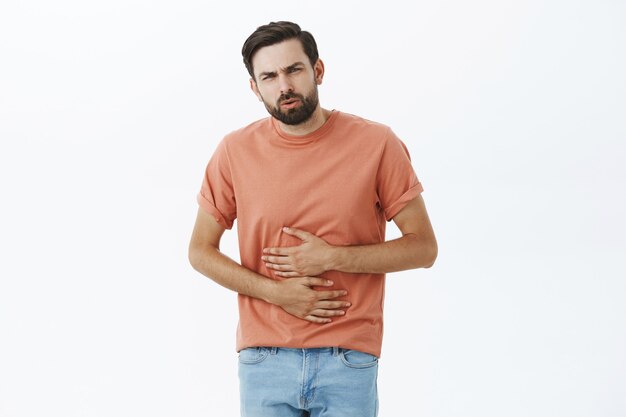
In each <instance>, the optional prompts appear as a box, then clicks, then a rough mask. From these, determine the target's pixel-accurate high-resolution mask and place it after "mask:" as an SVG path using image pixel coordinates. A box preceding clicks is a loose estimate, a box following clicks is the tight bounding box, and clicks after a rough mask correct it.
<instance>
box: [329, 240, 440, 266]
mask: <svg viewBox="0 0 626 417" xmlns="http://www.w3.org/2000/svg"><path fill="white" fill-rule="evenodd" d="M436 257H437V244H436V242H434V241H433V240H430V239H419V238H418V237H417V236H416V235H415V234H413V233H407V234H405V235H404V236H402V237H401V238H398V239H394V240H389V241H386V242H381V243H376V244H371V245H359V246H333V247H332V252H331V256H330V259H331V261H330V265H329V267H328V269H329V270H336V271H342V272H351V273H387V272H396V271H404V270H407V269H415V268H429V267H431V266H432V265H433V263H434V262H435V259H436Z"/></svg>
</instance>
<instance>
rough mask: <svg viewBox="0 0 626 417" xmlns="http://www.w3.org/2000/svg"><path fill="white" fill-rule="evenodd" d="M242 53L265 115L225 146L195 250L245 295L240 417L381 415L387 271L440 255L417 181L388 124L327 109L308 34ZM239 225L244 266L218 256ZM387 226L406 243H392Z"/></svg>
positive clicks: (203, 201) (284, 36) (202, 267)
mask: <svg viewBox="0 0 626 417" xmlns="http://www.w3.org/2000/svg"><path fill="white" fill-rule="evenodd" d="M242 54H243V57H244V63H245V65H246V68H247V69H248V72H249V74H250V77H251V79H250V87H251V88H252V91H253V92H254V94H255V95H256V96H257V98H258V99H259V100H260V101H262V102H263V104H264V105H265V107H266V109H267V111H268V112H269V113H270V115H271V117H268V118H265V119H262V120H259V121H257V122H254V123H252V124H250V125H248V126H246V127H244V128H242V129H239V130H237V131H234V132H232V133H230V134H229V135H227V136H226V137H225V138H224V139H223V140H222V141H221V142H220V144H219V145H218V147H217V149H216V150H215V153H214V155H213V156H212V158H211V160H210V161H209V164H208V166H207V168H206V172H205V176H204V179H203V182H202V186H201V190H200V193H199V195H198V202H199V205H200V208H199V209H198V215H197V219H196V224H195V227H194V231H193V235H192V238H191V243H190V247H189V259H190V262H191V264H192V265H193V267H194V268H195V269H196V270H198V271H199V272H201V273H202V274H204V275H206V276H208V277H210V278H212V279H213V280H214V281H216V282H217V283H218V284H220V285H222V286H224V287H226V288H229V289H231V290H233V291H236V292H238V293H239V296H238V303H239V326H238V331H237V351H238V352H239V379H240V392H241V414H242V416H248V417H251V416H252V417H257V416H258V417H261V416H262V417H272V416H276V417H290V416H305V415H306V416H308V415H310V416H320V417H321V416H330V417H344V416H346V417H348V416H349V417H354V416H359V417H369V416H375V415H377V411H378V399H377V391H376V377H377V370H378V357H379V356H380V350H381V344H382V330H383V315H382V313H383V295H384V284H385V282H384V280H385V273H387V272H393V271H401V270H407V269H412V268H420V267H423V268H428V267H430V266H431V265H432V264H433V263H434V261H435V258H436V256H437V244H436V240H435V236H434V233H433V230H432V227H431V224H430V221H429V218H428V214H427V212H426V209H425V206H424V202H423V200H422V197H421V195H420V193H421V191H422V186H421V184H420V182H419V181H418V179H417V176H416V175H415V173H414V171H413V168H412V167H411V162H410V159H409V154H408V151H407V150H406V147H405V146H404V144H403V143H402V142H401V141H400V139H398V138H397V137H396V136H395V134H394V133H393V132H392V131H391V129H389V128H388V127H386V126H384V125H381V124H379V123H375V122H371V121H368V120H364V119H362V118H359V117H356V116H353V115H350V114H347V113H343V112H339V111H334V110H333V111H329V110H326V109H323V108H322V107H320V104H319V100H318V89H317V86H318V85H320V84H321V83H322V80H323V77H324V64H323V62H322V61H321V60H320V59H319V57H318V52H317V46H316V43H315V40H314V39H313V36H312V35H311V34H310V33H308V32H306V31H302V30H301V29H300V27H299V26H298V25H296V24H294V23H291V22H276V23H274V22H273V23H270V24H269V25H264V26H261V27H259V28H258V29H257V30H256V31H255V32H254V33H252V35H250V37H249V38H248V39H247V40H246V42H245V44H244V46H243V49H242ZM235 218H236V219H237V222H238V223H237V224H238V240H239V248H240V257H241V265H239V264H238V263H236V262H235V261H233V260H231V259H230V258H228V257H227V256H225V255H223V254H222V253H221V252H220V251H219V243H220V238H221V236H222V234H223V232H224V230H225V229H230V228H231V227H232V225H233V221H234V220H235ZM390 220H393V221H394V222H395V223H396V225H397V226H398V228H399V229H400V230H401V232H402V234H403V236H402V237H401V238H398V239H395V240H392V241H386V242H385V239H384V234H385V224H386V221H390Z"/></svg>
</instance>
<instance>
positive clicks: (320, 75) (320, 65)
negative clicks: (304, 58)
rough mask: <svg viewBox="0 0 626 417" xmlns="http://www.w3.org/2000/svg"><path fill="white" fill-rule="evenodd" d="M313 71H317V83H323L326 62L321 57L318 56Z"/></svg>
mask: <svg viewBox="0 0 626 417" xmlns="http://www.w3.org/2000/svg"><path fill="white" fill-rule="evenodd" d="M313 72H314V73H315V83H316V84H317V85H321V84H322V81H323V79H324V62H323V61H322V60H321V59H319V58H318V60H317V62H316V63H315V65H314V66H313Z"/></svg>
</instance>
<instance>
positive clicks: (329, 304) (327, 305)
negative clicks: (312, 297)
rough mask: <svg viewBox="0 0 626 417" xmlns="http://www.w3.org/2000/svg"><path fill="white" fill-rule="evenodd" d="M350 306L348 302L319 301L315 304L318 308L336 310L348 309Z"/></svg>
mask: <svg viewBox="0 0 626 417" xmlns="http://www.w3.org/2000/svg"><path fill="white" fill-rule="evenodd" d="M351 305H352V304H351V303H349V302H348V301H320V302H318V303H317V307H318V308H323V309H332V310H336V309H338V308H348V307H350V306H351Z"/></svg>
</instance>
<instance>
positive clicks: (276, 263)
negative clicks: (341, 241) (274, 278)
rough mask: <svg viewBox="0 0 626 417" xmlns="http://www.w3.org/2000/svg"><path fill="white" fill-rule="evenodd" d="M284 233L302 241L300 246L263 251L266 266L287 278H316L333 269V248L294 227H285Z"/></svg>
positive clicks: (322, 240)
mask: <svg viewBox="0 0 626 417" xmlns="http://www.w3.org/2000/svg"><path fill="white" fill-rule="evenodd" d="M283 232H285V233H287V234H289V235H291V236H295V237H297V238H298V239H300V240H302V244H301V245H299V246H288V247H279V248H265V249H263V256H262V257H261V259H262V260H263V261H264V262H265V265H266V266H267V267H268V268H270V269H273V270H275V271H276V275H278V276H280V277H285V278H292V277H302V276H309V277H314V276H317V275H320V274H322V273H324V272H326V271H328V270H330V269H331V267H330V265H331V257H332V249H333V246H331V245H329V244H328V243H326V241H325V240H324V239H321V238H319V237H317V236H315V235H314V234H311V233H308V232H305V231H304V230H300V229H295V228H293V227H283Z"/></svg>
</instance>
